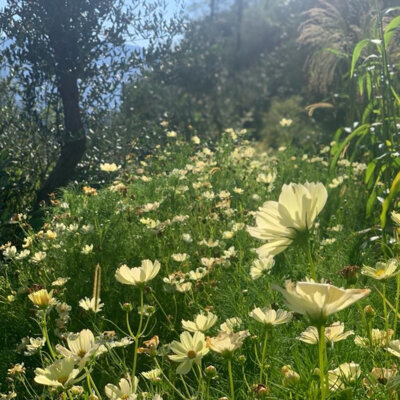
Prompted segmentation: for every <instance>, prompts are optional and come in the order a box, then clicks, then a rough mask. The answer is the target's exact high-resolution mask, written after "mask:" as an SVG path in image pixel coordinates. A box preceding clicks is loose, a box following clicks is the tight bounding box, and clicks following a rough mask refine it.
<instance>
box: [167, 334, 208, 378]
mask: <svg viewBox="0 0 400 400" xmlns="http://www.w3.org/2000/svg"><path fill="white" fill-rule="evenodd" d="M170 349H171V351H173V352H174V353H175V354H173V355H170V356H169V358H170V360H172V361H174V362H178V363H180V364H179V366H178V368H177V369H176V372H177V373H178V374H187V373H188V372H189V371H190V370H191V369H192V365H193V364H198V365H200V361H201V359H202V358H203V357H204V356H205V355H206V354H207V353H208V352H209V349H208V348H207V346H206V341H205V337H204V334H203V333H202V332H199V331H197V332H195V333H194V335H193V336H192V335H191V334H190V333H189V332H183V333H181V335H180V342H178V341H176V340H174V341H173V342H172V343H171V344H170Z"/></svg>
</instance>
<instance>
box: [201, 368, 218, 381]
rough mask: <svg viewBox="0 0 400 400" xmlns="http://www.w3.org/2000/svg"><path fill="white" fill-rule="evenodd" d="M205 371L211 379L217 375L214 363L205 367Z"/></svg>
mask: <svg viewBox="0 0 400 400" xmlns="http://www.w3.org/2000/svg"><path fill="white" fill-rule="evenodd" d="M204 373H205V374H206V377H207V378H209V379H212V378H215V377H216V376H217V369H216V368H215V367H214V365H209V366H208V367H206V368H204Z"/></svg>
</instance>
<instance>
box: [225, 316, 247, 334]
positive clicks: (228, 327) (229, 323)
mask: <svg viewBox="0 0 400 400" xmlns="http://www.w3.org/2000/svg"><path fill="white" fill-rule="evenodd" d="M240 325H242V320H241V319H240V318H239V317H233V318H228V319H226V320H225V322H224V323H222V324H221V325H220V326H219V329H220V330H221V331H224V332H227V333H231V332H235V331H236V330H237V329H239V328H240Z"/></svg>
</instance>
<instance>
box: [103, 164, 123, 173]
mask: <svg viewBox="0 0 400 400" xmlns="http://www.w3.org/2000/svg"><path fill="white" fill-rule="evenodd" d="M120 168H121V166H120V165H117V164H115V163H111V164H110V163H104V164H100V170H101V171H104V172H115V171H118V170H119V169H120Z"/></svg>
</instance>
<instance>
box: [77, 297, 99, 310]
mask: <svg viewBox="0 0 400 400" xmlns="http://www.w3.org/2000/svg"><path fill="white" fill-rule="evenodd" d="M103 306H104V304H103V303H102V302H101V299H100V298H98V299H96V298H95V297H92V298H91V299H90V298H89V297H85V298H83V299H81V300H79V307H82V308H83V309H84V310H86V311H93V312H94V313H98V312H100V311H101V309H102V308H103Z"/></svg>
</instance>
